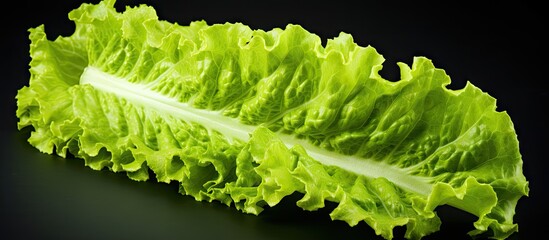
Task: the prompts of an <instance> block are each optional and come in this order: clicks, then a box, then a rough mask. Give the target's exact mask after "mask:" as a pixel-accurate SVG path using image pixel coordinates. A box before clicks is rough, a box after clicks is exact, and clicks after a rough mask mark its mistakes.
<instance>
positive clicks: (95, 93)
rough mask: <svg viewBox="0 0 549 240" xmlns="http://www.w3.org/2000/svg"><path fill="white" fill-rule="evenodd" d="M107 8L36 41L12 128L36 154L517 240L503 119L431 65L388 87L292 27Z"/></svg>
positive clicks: (254, 205)
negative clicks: (463, 223) (460, 221)
mask: <svg viewBox="0 0 549 240" xmlns="http://www.w3.org/2000/svg"><path fill="white" fill-rule="evenodd" d="M113 6H114V0H109V1H103V2H100V3H98V4H95V5H93V4H83V5H81V7H80V8H78V9H75V10H73V11H72V12H70V14H69V18H70V19H71V20H72V21H74V23H75V26H76V28H75V32H74V34H72V35H71V36H68V37H58V38H57V39H55V40H53V41H50V40H48V39H47V37H46V34H45V31H44V26H43V25H40V26H38V27H36V28H32V29H30V30H29V31H30V40H31V46H30V54H31V57H32V60H31V62H30V73H31V79H30V83H29V85H28V86H25V87H23V88H22V89H20V90H19V91H18V93H17V96H16V98H17V106H18V108H17V112H16V115H17V117H18V118H19V122H18V127H19V129H22V128H25V127H31V128H32V129H33V130H32V132H31V135H30V137H29V143H30V144H32V145H33V146H35V147H36V148H37V149H38V150H40V151H41V152H44V153H48V154H54V153H55V154H57V155H60V156H62V157H70V156H74V157H77V158H82V159H84V160H85V164H86V166H89V167H90V168H92V169H95V170H100V169H105V168H107V169H109V170H111V171H114V172H125V173H126V174H127V175H128V177H129V178H131V179H134V180H136V181H145V180H148V179H149V178H151V177H153V178H155V179H156V180H157V181H159V182H165V183H169V182H172V181H176V182H178V183H179V184H180V189H179V191H180V192H181V194H185V195H189V196H192V197H194V198H195V199H196V200H198V201H219V202H222V203H224V204H227V205H229V206H234V207H236V208H237V209H239V210H241V211H242V212H245V213H250V214H259V213H261V211H262V210H263V209H264V208H265V207H266V206H270V207H273V206H275V205H277V204H278V203H279V202H280V201H281V200H282V199H284V198H285V197H286V196H289V195H291V194H294V193H299V194H301V196H302V198H301V199H300V200H298V201H297V205H298V206H299V207H301V208H303V209H304V210H308V211H314V210H317V209H319V208H323V207H324V206H325V202H326V201H330V202H335V203H337V207H335V209H333V211H332V212H331V213H330V217H331V218H332V219H333V220H342V221H345V222H347V223H348V224H349V225H351V226H354V225H356V224H358V223H359V222H361V221H364V222H366V223H367V224H368V225H369V226H371V227H372V228H373V229H374V230H375V232H376V234H378V235H380V236H382V237H383V238H386V239H391V238H393V237H394V236H393V229H394V228H395V227H397V226H406V232H405V237H406V238H408V239H420V238H422V237H424V236H426V235H429V234H431V233H433V232H435V231H438V230H439V227H440V225H441V220H440V218H439V217H438V216H437V213H436V211H435V210H436V208H437V207H438V206H441V205H446V204H448V205H451V206H453V207H456V208H458V209H461V210H463V211H466V212H469V213H471V214H473V215H475V216H476V217H478V220H477V221H475V222H474V223H473V226H472V230H471V231H470V232H469V234H470V235H471V236H476V235H481V234H483V235H484V234H488V235H490V236H491V237H492V238H495V239H504V238H506V237H508V236H509V235H511V234H512V233H514V232H516V231H518V226H517V224H516V223H514V222H513V216H514V214H515V207H516V204H517V202H518V200H519V199H520V198H521V197H523V196H527V195H528V191H529V189H528V182H527V180H526V179H525V177H524V175H523V172H522V164H523V162H522V158H521V155H520V152H519V148H518V140H517V135H516V133H515V130H514V127H513V123H512V121H511V119H510V117H509V116H508V114H507V113H505V112H498V111H496V100H495V99H494V98H492V97H491V96H489V95H488V94H487V93H484V92H482V91H481V90H480V89H478V88H477V87H475V86H473V85H472V84H471V83H468V84H467V85H466V86H465V87H464V88H463V89H460V90H449V89H447V88H446V86H447V85H448V84H450V78H449V77H448V75H446V74H445V72H444V70H442V69H438V68H435V66H434V65H433V63H432V61H431V60H429V59H427V58H424V57H416V58H414V59H413V63H412V65H411V66H408V65H406V64H404V63H399V64H398V65H399V67H400V74H401V79H400V80H399V81H394V82H391V81H388V80H386V79H384V78H382V77H381V76H380V75H379V71H380V70H381V69H382V67H383V65H382V64H383V62H384V58H383V57H382V55H380V54H379V53H378V52H377V51H376V50H375V49H374V48H373V47H371V46H367V47H361V46H358V45H357V44H356V43H354V41H353V38H352V36H351V35H349V34H346V33H341V34H340V35H339V36H338V37H336V38H334V39H329V40H328V41H327V43H326V44H325V46H323V45H322V43H321V40H320V38H319V37H318V36H317V35H315V34H312V33H310V32H308V31H306V30H305V29H303V28H302V27H301V26H299V25H293V24H289V25H287V26H286V27H285V28H284V29H280V28H275V29H272V30H270V31H263V30H253V29H250V28H249V27H248V26H246V25H244V24H241V23H225V24H213V25H208V24H207V23H206V22H205V21H195V22H192V23H191V24H189V25H188V26H181V25H178V24H175V23H170V22H166V21H163V20H159V19H158V17H157V15H156V12H155V10H154V9H153V8H152V7H149V6H145V5H141V6H137V7H127V8H126V10H125V11H124V12H117V11H116V10H115V8H114V7H113ZM150 172H152V173H153V176H150V175H149V173H150Z"/></svg>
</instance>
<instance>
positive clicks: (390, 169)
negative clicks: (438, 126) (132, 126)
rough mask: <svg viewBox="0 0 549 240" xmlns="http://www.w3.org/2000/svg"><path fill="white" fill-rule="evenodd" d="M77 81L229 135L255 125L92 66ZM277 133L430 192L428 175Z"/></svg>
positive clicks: (319, 157)
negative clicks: (191, 104)
mask: <svg viewBox="0 0 549 240" xmlns="http://www.w3.org/2000/svg"><path fill="white" fill-rule="evenodd" d="M80 84H89V85H91V86H93V87H94V89H96V90H99V91H103V92H108V93H111V94H115V95H117V96H118V97H121V98H124V99H126V100H128V101H130V102H132V103H133V104H138V105H141V106H144V107H146V108H152V109H154V110H155V111H158V112H162V113H166V114H170V115H172V116H174V117H176V118H179V119H182V120H184V121H186V122H192V123H196V124H200V125H202V126H205V127H207V128H210V129H211V130H215V131H217V132H219V133H221V134H223V135H224V136H226V137H227V138H229V139H238V140H241V141H246V142H247V141H248V140H249V138H250V134H251V133H252V132H253V131H254V130H255V129H256V128H257V126H253V125H247V124H244V123H241V122H240V121H238V119H237V118H231V117H228V116H224V115H223V114H222V113H221V112H220V111H210V110H204V109H197V108H194V107H192V106H190V105H189V104H187V103H182V102H179V101H177V100H176V99H173V98H169V97H167V96H164V95H162V94H160V93H158V92H155V91H152V90H151V89H149V88H148V87H147V86H146V85H143V84H135V83H130V82H128V81H126V80H125V79H124V78H120V77H116V76H113V75H111V74H108V73H105V72H103V71H101V70H100V69H98V68H96V67H93V66H88V67H86V68H85V69H84V72H83V73H82V75H81V78H80ZM277 134H278V136H279V137H280V139H281V140H282V141H283V142H284V144H285V145H286V146H287V147H288V148H291V147H293V146H296V145H300V146H302V147H303V148H304V149H306V151H307V154H309V156H311V157H312V158H313V159H315V160H316V161H318V162H320V163H322V164H323V165H327V166H337V167H339V168H342V169H345V170H347V171H350V172H353V173H355V174H359V175H363V176H366V177H371V178H378V177H384V178H386V179H387V180H389V181H391V182H393V183H394V184H396V185H398V186H400V187H402V188H404V189H406V190H409V191H412V192H415V193H418V194H421V195H424V196H427V195H429V193H430V192H431V188H432V184H431V183H429V181H428V180H429V179H428V178H426V177H421V176H415V175H411V174H407V172H406V171H405V170H404V169H401V168H398V167H396V166H393V165H389V164H386V163H384V162H380V161H375V160H373V159H365V158H361V157H358V156H351V155H343V154H340V153H337V152H332V151H328V150H326V149H323V148H320V147H318V146H315V145H313V144H311V143H309V142H308V141H306V140H304V139H298V138H296V137H295V136H292V135H288V134H283V133H277Z"/></svg>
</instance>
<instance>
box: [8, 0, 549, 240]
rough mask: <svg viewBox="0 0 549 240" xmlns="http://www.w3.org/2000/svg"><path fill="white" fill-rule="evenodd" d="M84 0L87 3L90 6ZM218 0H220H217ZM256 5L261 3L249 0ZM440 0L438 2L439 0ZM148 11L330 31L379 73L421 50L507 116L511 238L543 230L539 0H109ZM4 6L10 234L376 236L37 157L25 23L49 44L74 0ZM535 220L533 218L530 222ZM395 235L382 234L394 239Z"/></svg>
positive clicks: (457, 229)
mask: <svg viewBox="0 0 549 240" xmlns="http://www.w3.org/2000/svg"><path fill="white" fill-rule="evenodd" d="M89 2H91V3H97V2H98V1H89ZM220 2H221V1H220ZM258 2H261V3H258ZM441 2H444V1H441ZM139 3H145V4H148V5H150V6H153V7H155V9H156V10H157V14H158V16H159V18H160V19H163V20H168V21H170V22H177V23H179V24H180V25H187V24H189V22H190V21H194V20H201V19H204V20H206V21H207V22H208V23H210V24H213V23H224V22H242V23H244V24H246V25H249V26H250V27H251V28H252V29H263V30H270V29H272V28H275V27H279V28H284V27H285V26H286V25H287V24H288V23H294V24H300V25H302V26H303V27H304V28H305V29H307V30H308V31H310V32H311V33H315V34H317V35H319V36H320V37H321V38H322V39H323V41H324V42H325V41H326V39H329V38H333V37H336V36H337V35H338V34H339V33H340V32H347V33H350V34H352V35H353V37H354V40H355V42H357V43H358V44H359V45H361V46H367V45H372V46H373V47H375V48H376V49H377V50H378V52H380V53H381V54H382V55H383V56H384V57H385V58H386V62H385V64H384V69H383V70H382V71H381V74H382V76H384V77H385V78H387V79H389V80H397V79H399V76H398V68H397V66H396V62H404V63H407V64H409V65H411V63H412V60H413V57H414V56H426V57H428V58H430V59H432V60H433V62H434V64H435V66H437V67H439V68H442V69H445V70H446V72H447V73H448V74H449V75H450V77H451V78H452V84H451V85H450V86H449V88H452V89H459V88H462V87H463V86H465V82H466V81H471V82H472V83H473V84H474V85H476V86H478V87H479V88H481V89H482V90H484V91H486V92H488V93H489V94H490V95H492V96H493V97H495V98H496V99H497V104H498V110H499V111H507V112H508V113H509V115H510V116H511V118H512V119H513V122H514V124H515V129H516V132H517V135H518V139H519V141H520V149H521V153H522V156H523V160H524V174H525V175H526V177H527V179H528V180H529V182H530V196H529V197H525V198H522V199H521V200H520V201H519V204H518V206H517V208H516V211H517V213H516V215H515V221H516V222H517V223H518V224H519V232H518V233H516V234H514V235H513V236H512V237H511V239H530V237H532V236H535V235H537V234H538V233H541V234H543V232H544V230H545V229H546V227H544V226H543V225H542V224H543V221H544V220H543V219H546V216H547V214H548V213H549V212H548V211H547V210H548V207H547V204H548V202H547V200H548V199H547V193H546V191H547V190H548V188H547V185H546V184H547V183H548V182H547V180H548V179H547V175H548V174H549V173H546V172H547V168H546V164H545V161H547V158H546V154H545V150H546V149H547V143H548V141H547V136H548V135H547V133H548V131H547V130H548V127H547V126H546V125H547V123H548V121H547V120H548V118H547V117H546V116H545V112H546V111H547V110H549V106H548V103H549V101H548V95H549V88H548V87H547V81H548V79H547V73H546V71H547V69H546V65H547V60H546V57H547V53H546V52H547V51H546V50H547V49H546V47H545V45H546V44H547V39H546V38H545V37H543V36H542V33H544V32H546V31H547V26H546V25H543V23H542V22H541V21H542V18H546V17H542V8H541V5H533V4H531V3H528V2H524V1H521V2H520V3H518V1H504V2H503V3H500V2H496V1H491V2H486V3H485V2H483V1H479V3H477V4H475V3H466V2H462V1H460V2H459V3H434V2H426V1H419V2H418V1H409V2H406V3H405V2H402V3H399V2H391V1H363V2H362V3H360V4H358V3H353V2H346V1H328V2H325V1H319V2H303V1H287V2H285V1H257V2H254V1H249V2H246V1H222V3H215V2H212V1H206V0H204V1H177V2H176V1H157V2H154V1H128V0H126V1H118V2H117V3H116V6H117V8H119V10H120V11H121V10H123V9H124V5H126V4H129V5H131V6H135V5H136V4H139ZM12 4H14V5H11V6H10V7H8V6H7V5H3V7H2V9H3V11H2V12H3V14H2V21H1V23H2V28H1V29H0V32H1V41H2V42H1V43H2V44H1V47H2V48H1V49H2V52H1V59H2V61H3V64H1V70H2V71H1V72H0V73H2V75H0V78H1V79H2V87H1V88H2V91H3V92H2V108H1V111H2V112H3V113H4V115H3V118H2V119H3V121H2V124H1V126H2V127H1V131H2V132H1V136H2V144H1V146H2V150H1V156H2V159H1V165H0V173H1V180H0V181H1V186H2V192H1V206H0V214H1V216H2V222H3V223H2V224H1V225H0V226H1V232H0V234H2V235H4V236H17V237H15V238H16V239H67V238H70V239H153V238H154V239H176V238H177V239H189V238H190V239H196V238H199V239H301V240H304V239H381V238H380V237H377V236H376V235H375V233H374V232H373V231H372V230H371V229H370V228H369V227H368V226H367V225H366V224H364V223H360V224H359V225H357V226H355V227H349V226H348V225H346V224H345V223H344V222H341V221H335V222H332V221H331V220H330V219H329V216H328V213H329V212H330V211H329V210H330V209H331V208H333V207H334V206H333V205H328V206H327V207H326V209H323V210H319V211H316V212H306V211H303V210H301V209H300V208H298V207H296V206H295V200H296V199H297V197H299V196H292V197H290V198H289V199H288V200H286V201H283V202H282V203H281V204H280V205H278V206H276V207H275V208H272V209H267V210H265V211H264V212H263V213H262V214H260V215H259V216H253V215H246V214H243V213H240V212H238V211H237V210H235V209H234V208H230V207H226V206H224V205H221V204H218V203H216V202H213V203H207V202H196V201H195V200H194V199H192V198H190V197H187V196H183V195H180V194H179V193H177V186H176V185H174V184H160V183H155V182H153V181H149V182H134V181H131V180H129V179H128V178H127V177H126V176H125V175H124V174H116V173H111V172H108V171H93V170H91V169H89V168H87V167H85V166H84V165H83V161H81V160H78V159H62V158H59V157H55V156H50V155H46V154H42V153H40V152H38V151H37V150H36V149H35V148H33V147H32V146H30V145H29V144H28V143H27V142H26V139H27V138H28V136H29V131H28V130H23V131H18V130H17V127H16V122H17V119H16V117H15V109H16V103H15V95H16V93H17V90H18V89H20V88H21V87H23V86H25V85H27V84H28V79H29V72H28V63H29V61H30V57H29V53H28V51H29V40H28V32H27V30H28V29H29V28H31V27H36V26H38V25H39V24H44V25H45V27H46V32H47V33H48V37H49V38H50V39H54V38H55V37H57V36H59V35H63V36H68V35H70V34H72V31H73V29H74V26H73V24H72V22H70V21H69V20H68V18H67V14H68V12H69V11H70V10H72V9H74V8H77V7H78V6H79V5H80V4H81V1H58V0H55V1H28V0H23V1H15V2H13V3H12ZM438 210H439V211H438V212H439V215H440V216H441V218H442V222H443V225H442V227H441V230H440V231H439V232H437V233H435V234H432V235H430V236H428V237H426V238H425V239H468V236H467V235H466V232H467V231H469V230H472V229H473V226H472V222H473V221H474V220H475V219H474V218H472V217H471V216H469V215H467V214H465V213H462V212H460V211H457V210H455V209H453V208H451V207H440V208H439V209H438ZM539 219H541V220H539ZM403 232H404V230H403V229H402V228H397V229H396V230H395V239H401V238H402V234H403Z"/></svg>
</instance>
